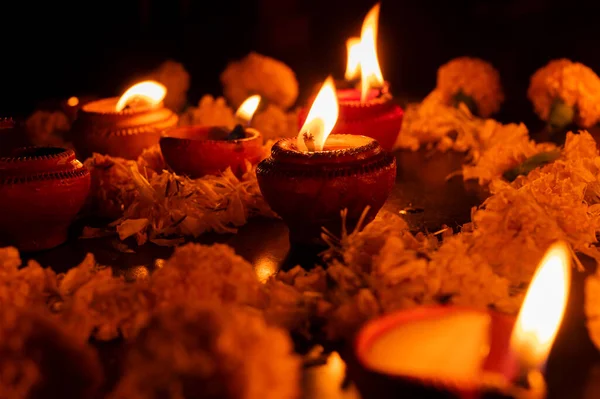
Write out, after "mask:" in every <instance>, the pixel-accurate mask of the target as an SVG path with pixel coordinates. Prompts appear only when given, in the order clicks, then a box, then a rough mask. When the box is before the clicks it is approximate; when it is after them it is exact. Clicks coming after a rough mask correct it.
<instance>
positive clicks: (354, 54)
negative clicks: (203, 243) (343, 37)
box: [344, 37, 361, 81]
mask: <svg viewBox="0 0 600 399" xmlns="http://www.w3.org/2000/svg"><path fill="white" fill-rule="evenodd" d="M346 48H347V50H348V60H347V61H346V74H345V75H344V78H345V79H346V80H348V81H351V80H354V79H356V78H358V77H359V76H360V55H361V48H360V37H351V38H350V39H348V40H347V41H346Z"/></svg>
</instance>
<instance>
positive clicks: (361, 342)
mask: <svg viewBox="0 0 600 399" xmlns="http://www.w3.org/2000/svg"><path fill="white" fill-rule="evenodd" d="M569 254H570V252H569V249H568V246H567V245H566V244H564V243H558V244H555V245H554V246H552V247H551V248H550V249H549V250H548V252H547V254H546V256H545V257H544V259H543V260H542V262H541V263H540V266H539V268H538V270H537V272H536V275H535V276H534V279H533V280H532V283H531V285H530V288H529V291H528V293H527V295H526V297H525V301H524V303H523V306H522V308H521V311H520V313H519V316H518V318H517V319H516V321H515V319H514V318H513V317H511V316H507V315H504V314H500V313H496V312H493V311H484V310H476V309H468V308H463V307H455V306H445V307H444V306H433V307H422V308H414V309H411V310H406V311H400V312H398V313H393V314H390V315H387V316H383V317H381V318H379V319H375V320H373V321H371V322H369V323H367V324H366V325H365V326H364V327H363V328H362V329H361V331H360V332H359V334H358V335H357V339H356V341H355V348H354V353H355V358H356V360H358V362H357V364H358V366H355V367H354V369H352V370H351V371H350V372H351V374H355V377H356V383H357V386H358V388H359V389H360V390H361V393H362V394H363V397H364V398H366V399H368V398H375V397H376V398H392V397H394V398H395V397H398V393H399V392H401V393H402V397H403V398H420V399H421V398H457V399H467V398H473V399H474V398H490V399H491V398H506V399H508V398H515V399H516V398H538V399H543V398H544V397H545V396H546V385H545V380H544V377H543V373H542V371H543V368H544V364H545V362H546V359H547V357H548V354H549V352H550V349H551V347H552V344H553V342H554V338H555V336H556V333H557V331H558V328H559V326H560V324H561V322H562V317H563V315H564V311H565V306H566V302H567V297H568V289H569V283H570V267H571V265H570V264H569V259H570V255H569Z"/></svg>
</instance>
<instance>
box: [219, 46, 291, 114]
mask: <svg viewBox="0 0 600 399" xmlns="http://www.w3.org/2000/svg"><path fill="white" fill-rule="evenodd" d="M221 83H222V84H223V92H224V93H225V97H227V99H228V100H229V102H230V103H231V104H232V105H234V106H235V107H238V106H240V104H241V103H242V102H244V100H245V99H246V98H248V97H250V96H251V95H253V94H260V96H261V97H262V98H263V99H265V100H267V101H269V102H271V103H273V104H276V105H278V106H280V107H281V108H283V109H288V108H289V107H291V106H292V105H293V104H294V103H295V102H296V98H297V97H298V81H297V80H296V75H295V74H294V71H292V69H291V68H290V67H288V66H287V65H285V64H284V63H283V62H281V61H277V60H275V59H273V58H270V57H265V56H264V55H260V54H257V53H250V54H249V55H248V56H246V58H244V59H242V60H239V61H234V62H231V63H230V64H229V65H227V68H225V71H223V73H222V74H221Z"/></svg>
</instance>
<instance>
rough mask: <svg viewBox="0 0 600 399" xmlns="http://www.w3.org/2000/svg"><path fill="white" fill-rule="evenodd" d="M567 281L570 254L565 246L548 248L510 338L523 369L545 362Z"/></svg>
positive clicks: (562, 309)
mask: <svg viewBox="0 0 600 399" xmlns="http://www.w3.org/2000/svg"><path fill="white" fill-rule="evenodd" d="M570 281H571V265H570V251H569V248H568V247H567V244H565V243H563V242H558V243H556V244H554V245H552V246H551V247H550V248H549V249H548V251H547V252H546V255H544V258H543V259H542V261H541V263H540V265H539V267H538V269H537V271H536V272H535V275H534V276H533V280H532V281H531V285H530V286H529V289H528V290H527V294H526V295H525V300H524V302H523V306H522V307H521V311H520V312H519V317H518V318H517V322H516V324H515V328H514V330H513V333H512V337H511V343H510V345H511V348H512V349H513V350H514V352H515V353H516V355H517V357H518V358H519V360H520V364H521V366H522V367H524V368H525V369H527V370H533V369H541V368H542V367H543V365H544V364H545V363H546V359H547V358H548V354H549V353H550V349H551V348H552V344H553V343H554V339H555V338H556V334H557V333H558V328H559V326H560V324H561V321H562V319H563V316H564V314H565V308H566V305H567V298H568V296H569V286H570Z"/></svg>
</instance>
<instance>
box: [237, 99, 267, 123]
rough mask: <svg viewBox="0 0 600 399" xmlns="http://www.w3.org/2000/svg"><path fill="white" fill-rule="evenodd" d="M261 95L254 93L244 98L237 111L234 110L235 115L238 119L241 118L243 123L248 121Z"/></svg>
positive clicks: (252, 115) (256, 107) (254, 111)
mask: <svg viewBox="0 0 600 399" xmlns="http://www.w3.org/2000/svg"><path fill="white" fill-rule="evenodd" d="M261 100H262V97H261V96H260V95H259V94H254V95H251V96H250V97H248V98H247V99H245V100H244V102H243V103H242V104H241V105H240V106H239V108H238V109H237V111H235V116H236V117H237V118H239V119H242V120H243V121H244V122H245V123H250V121H251V120H252V118H253V117H254V114H255V113H256V110H257V109H258V106H259V105H260V102H261Z"/></svg>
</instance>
